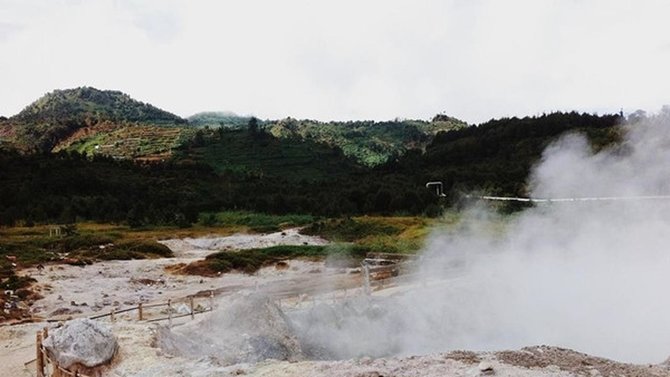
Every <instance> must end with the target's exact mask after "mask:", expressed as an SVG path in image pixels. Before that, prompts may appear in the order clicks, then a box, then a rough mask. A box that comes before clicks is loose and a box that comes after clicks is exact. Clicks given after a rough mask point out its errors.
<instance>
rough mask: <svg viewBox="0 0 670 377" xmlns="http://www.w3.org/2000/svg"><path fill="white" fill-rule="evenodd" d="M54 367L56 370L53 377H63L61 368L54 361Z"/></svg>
mask: <svg viewBox="0 0 670 377" xmlns="http://www.w3.org/2000/svg"><path fill="white" fill-rule="evenodd" d="M52 365H53V368H54V372H53V373H52V374H51V377H61V373H60V366H59V365H58V361H56V360H54V362H53V364H52Z"/></svg>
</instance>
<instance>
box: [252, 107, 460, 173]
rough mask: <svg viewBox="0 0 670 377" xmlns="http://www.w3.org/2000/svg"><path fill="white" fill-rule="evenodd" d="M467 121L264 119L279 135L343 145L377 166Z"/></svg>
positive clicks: (362, 160) (352, 155)
mask: <svg viewBox="0 0 670 377" xmlns="http://www.w3.org/2000/svg"><path fill="white" fill-rule="evenodd" d="M465 127H467V124H466V123H465V122H463V121H461V120H458V119H456V118H452V117H448V116H446V115H438V116H435V117H434V118H433V119H432V120H431V121H422V120H392V121H384V122H374V121H349V122H319V121H315V120H297V119H293V118H286V119H283V120H280V121H274V122H267V124H266V125H265V128H266V129H267V130H268V132H270V133H271V134H272V135H274V136H276V137H278V138H292V139H297V140H309V141H313V142H317V143H324V144H328V145H332V146H335V147H337V148H340V149H342V152H343V153H344V155H345V156H347V157H350V158H352V159H354V160H356V161H358V162H359V163H361V164H363V165H365V166H370V167H372V166H377V165H380V164H383V163H386V162H388V161H389V160H393V159H395V158H398V157H400V156H402V155H403V154H405V153H406V152H407V151H408V150H411V149H423V148H425V147H426V145H427V144H428V143H430V141H431V140H432V139H433V136H434V135H435V134H436V133H438V132H443V131H451V130H458V129H462V128H465Z"/></svg>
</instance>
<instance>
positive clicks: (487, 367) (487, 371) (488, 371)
mask: <svg viewBox="0 0 670 377" xmlns="http://www.w3.org/2000/svg"><path fill="white" fill-rule="evenodd" d="M478 368H479V371H480V372H481V373H482V375H486V376H489V375H492V374H495V371H494V370H493V365H491V363H489V362H486V361H482V362H481V363H479V367H478Z"/></svg>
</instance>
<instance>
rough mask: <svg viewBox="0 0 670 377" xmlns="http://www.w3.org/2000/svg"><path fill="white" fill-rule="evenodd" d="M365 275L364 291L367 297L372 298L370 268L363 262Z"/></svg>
mask: <svg viewBox="0 0 670 377" xmlns="http://www.w3.org/2000/svg"><path fill="white" fill-rule="evenodd" d="M363 273H364V274H365V280H364V282H363V284H364V285H363V291H364V292H365V294H366V295H367V296H370V266H368V264H367V263H365V262H363Z"/></svg>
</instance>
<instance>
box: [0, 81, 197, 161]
mask: <svg viewBox="0 0 670 377" xmlns="http://www.w3.org/2000/svg"><path fill="white" fill-rule="evenodd" d="M185 122H186V120H184V119H182V118H180V117H178V116H176V115H174V114H171V113H169V112H167V111H164V110H161V109H159V108H157V107H155V106H152V105H149V104H146V103H143V102H140V101H136V100H134V99H132V98H131V97H130V96H128V95H127V94H124V93H121V92H118V91H111V90H98V89H95V88H90V87H81V88H75V89H66V90H55V91H53V92H51V93H47V94H46V95H44V96H43V97H41V98H40V99H38V100H37V101H35V102H33V103H32V104H30V105H28V106H27V107H26V108H25V109H23V110H22V111H21V112H20V113H18V114H17V115H15V116H13V117H11V118H9V119H7V120H6V124H7V126H5V127H2V128H5V129H6V130H5V131H4V132H3V133H5V134H8V135H9V136H8V137H6V138H5V142H11V143H12V144H13V145H14V146H15V147H16V148H18V149H19V150H23V151H28V152H40V153H42V152H50V151H51V150H52V149H53V148H54V147H56V146H57V145H58V144H59V143H60V142H61V141H62V140H64V139H66V138H68V137H70V136H71V135H72V134H73V133H74V132H75V131H77V130H79V129H81V128H85V127H91V126H95V125H98V124H101V123H106V124H112V125H136V124H147V125H149V124H150V125H154V126H157V125H177V124H184V123H185ZM0 137H1V135H0Z"/></svg>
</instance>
